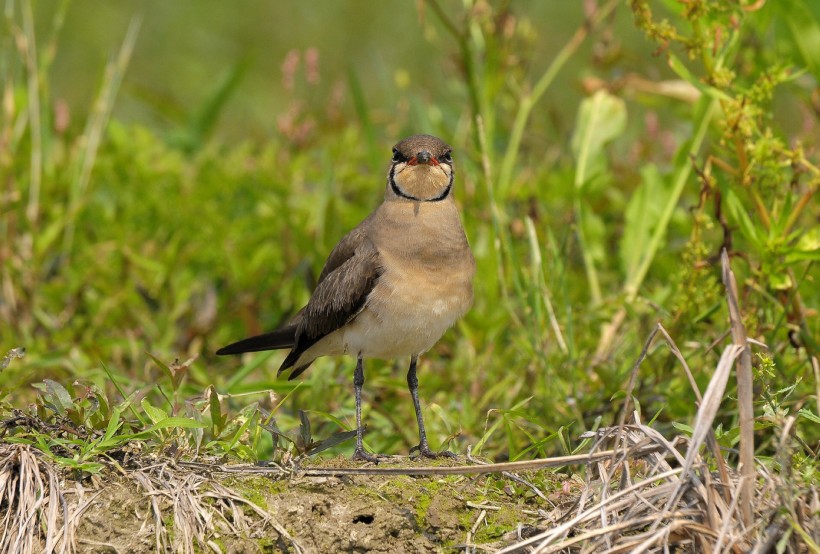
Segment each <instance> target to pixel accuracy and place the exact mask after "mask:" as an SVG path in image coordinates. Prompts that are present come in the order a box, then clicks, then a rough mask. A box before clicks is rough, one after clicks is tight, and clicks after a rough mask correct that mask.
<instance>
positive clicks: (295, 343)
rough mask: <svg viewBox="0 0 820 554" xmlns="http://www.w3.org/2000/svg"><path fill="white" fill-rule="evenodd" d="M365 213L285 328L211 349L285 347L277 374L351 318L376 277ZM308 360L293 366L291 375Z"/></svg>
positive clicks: (234, 351) (225, 351)
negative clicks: (285, 354) (283, 357)
mask: <svg viewBox="0 0 820 554" xmlns="http://www.w3.org/2000/svg"><path fill="white" fill-rule="evenodd" d="M369 221H370V218H367V219H365V220H364V221H363V222H362V223H361V224H360V225H359V226H358V227H356V228H355V229H353V230H352V231H351V232H349V233H348V234H347V235H345V236H344V238H343V239H342V240H341V241H339V244H337V245H336V247H335V248H334V249H333V251H332V252H331V253H330V255H329V256H328V258H327V261H326V262H325V266H324V268H322V273H321V274H320V275H319V283H318V285H317V286H316V290H315V291H313V295H312V296H311V297H310V301H308V304H307V306H305V307H304V308H302V309H301V310H300V311H299V313H298V314H296V316H295V317H294V318H293V319H292V320H291V321H290V323H288V324H287V325H286V326H285V327H282V328H281V329H278V330H276V331H273V332H270V333H265V334H264V335H259V336H256V337H250V338H247V339H243V340H241V341H238V342H235V343H233V344H229V345H228V346H225V347H224V348H220V349H219V350H217V352H216V353H217V354H220V355H223V354H241V353H243V352H260V351H262V350H275V349H279V348H291V351H290V353H289V354H288V355H287V357H286V358H285V360H284V362H282V366H281V367H280V368H279V373H280V374H281V373H282V372H283V371H285V370H286V369H288V368H291V367H293V366H294V364H295V363H296V361H297V360H298V359H299V357H300V356H301V355H302V354H304V352H305V351H306V350H307V349H308V348H310V347H311V346H313V345H314V344H316V343H317V342H318V341H319V340H321V339H322V338H323V337H326V336H327V335H329V334H330V333H332V332H333V331H335V330H336V329H339V328H340V327H342V326H343V325H344V324H346V323H347V322H348V321H350V320H351V319H353V318H354V317H356V314H358V313H359V311H361V309H362V308H363V307H364V304H365V302H366V301H367V296H368V295H369V294H370V291H371V290H373V287H374V286H375V284H376V280H377V279H378V277H379V272H380V268H379V264H378V253H377V251H376V248H375V247H374V246H373V244H372V243H371V242H370V240H369V239H368V238H367V226H368V223H369ZM309 365H310V364H309V363H308V364H307V365H304V366H300V367H297V368H296V370H295V371H294V372H293V373H292V374H291V375H290V377H289V378H290V379H293V378H294V377H296V376H297V375H299V374H300V373H302V372H303V371H304V370H305V369H307V367H308V366H309Z"/></svg>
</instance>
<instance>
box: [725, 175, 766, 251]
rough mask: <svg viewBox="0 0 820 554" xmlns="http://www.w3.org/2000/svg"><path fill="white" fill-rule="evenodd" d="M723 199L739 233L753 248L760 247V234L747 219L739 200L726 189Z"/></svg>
mask: <svg viewBox="0 0 820 554" xmlns="http://www.w3.org/2000/svg"><path fill="white" fill-rule="evenodd" d="M725 198H726V206H727V208H729V213H730V214H731V216H732V219H733V220H734V221H735V222H736V223H737V224H738V225H739V226H740V232H741V233H742V234H743V236H744V237H746V239H747V240H748V241H749V242H751V243H752V244H753V245H754V246H757V247H761V245H762V243H761V238H760V234H759V233H758V231H757V227H755V224H754V222H753V221H752V218H751V217H749V214H748V213H747V211H746V207H745V206H744V205H743V203H742V202H741V201H740V198H738V197H737V194H735V193H734V191H732V189H727V190H726V191H725Z"/></svg>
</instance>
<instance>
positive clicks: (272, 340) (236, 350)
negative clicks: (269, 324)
mask: <svg viewBox="0 0 820 554" xmlns="http://www.w3.org/2000/svg"><path fill="white" fill-rule="evenodd" d="M295 341H296V326H295V325H292V326H290V325H289V326H287V327H283V328H281V329H277V330H276V331H272V332H270V333H265V334H264V335H258V336H255V337H250V338H247V339H242V340H240V341H238V342H235V343H233V344H229V345H228V346H223V347H222V348H220V349H219V350H217V351H216V353H217V355H219V356H224V355H226V354H242V353H243V352H261V351H263V350H279V349H281V348H292V347H293V344H294V342H295Z"/></svg>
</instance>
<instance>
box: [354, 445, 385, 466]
mask: <svg viewBox="0 0 820 554" xmlns="http://www.w3.org/2000/svg"><path fill="white" fill-rule="evenodd" d="M384 458H387V456H385V455H383V454H370V453H368V452H365V451H364V449H363V448H356V450H355V451H354V452H353V457H352V458H351V460H353V461H354V462H371V463H374V464H378V463H379V461H381V460H382V459H384Z"/></svg>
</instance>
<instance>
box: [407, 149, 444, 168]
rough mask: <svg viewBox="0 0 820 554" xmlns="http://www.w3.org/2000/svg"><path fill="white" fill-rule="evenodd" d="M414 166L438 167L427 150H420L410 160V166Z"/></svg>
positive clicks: (436, 161)
mask: <svg viewBox="0 0 820 554" xmlns="http://www.w3.org/2000/svg"><path fill="white" fill-rule="evenodd" d="M416 164H424V165H438V160H437V159H435V158H434V157H433V156H431V155H430V152H428V151H427V150H422V151H421V152H419V153H418V154H416V155H415V156H414V157H413V158H412V159H411V160H410V165H416Z"/></svg>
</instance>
